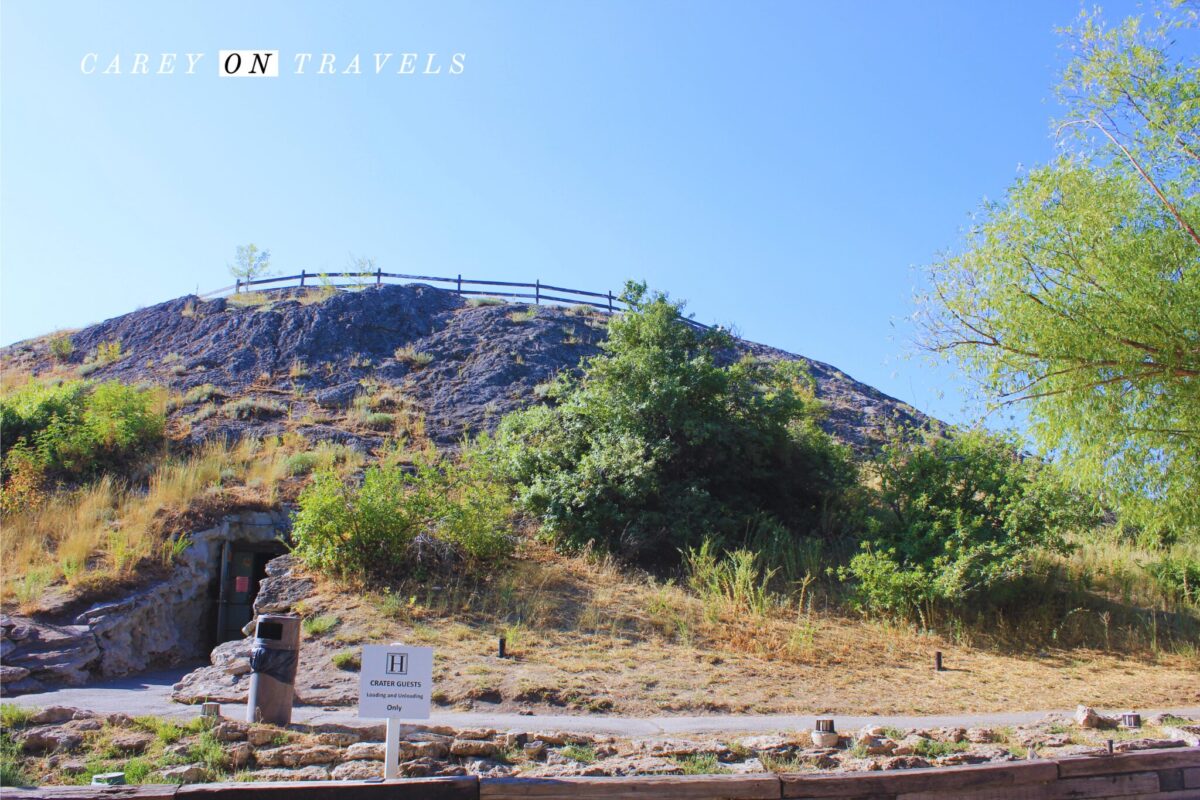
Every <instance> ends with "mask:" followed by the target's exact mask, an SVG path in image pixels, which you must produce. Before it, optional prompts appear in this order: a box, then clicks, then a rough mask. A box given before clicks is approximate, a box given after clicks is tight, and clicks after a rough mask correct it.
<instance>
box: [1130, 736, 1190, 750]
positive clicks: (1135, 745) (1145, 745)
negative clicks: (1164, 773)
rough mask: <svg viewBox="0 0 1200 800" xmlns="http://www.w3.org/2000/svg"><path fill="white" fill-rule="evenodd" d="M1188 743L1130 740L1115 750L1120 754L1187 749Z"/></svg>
mask: <svg viewBox="0 0 1200 800" xmlns="http://www.w3.org/2000/svg"><path fill="white" fill-rule="evenodd" d="M1187 746H1188V745H1187V742H1184V741H1181V740H1179V739H1149V738H1147V739H1130V740H1128V741H1124V742H1118V743H1117V744H1116V745H1114V746H1113V750H1116V751H1117V752H1118V753H1132V752H1135V751H1137V750H1161V749H1162V748H1164V747H1187Z"/></svg>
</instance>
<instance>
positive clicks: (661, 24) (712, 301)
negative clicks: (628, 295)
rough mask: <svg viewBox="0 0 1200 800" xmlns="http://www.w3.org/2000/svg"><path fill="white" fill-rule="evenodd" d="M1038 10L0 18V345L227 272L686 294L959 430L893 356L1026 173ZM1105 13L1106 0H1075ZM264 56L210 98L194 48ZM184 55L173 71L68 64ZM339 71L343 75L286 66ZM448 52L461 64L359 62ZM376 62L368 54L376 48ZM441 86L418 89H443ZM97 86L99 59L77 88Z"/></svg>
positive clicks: (1040, 41) (1040, 37)
mask: <svg viewBox="0 0 1200 800" xmlns="http://www.w3.org/2000/svg"><path fill="white" fill-rule="evenodd" d="M1079 10H1080V5H1079V4H1078V3H1077V2H1070V1H1068V0H1062V1H1061V2H1059V1H1051V2H1034V1H1033V0H1025V1H1024V2H1014V3H981V2H980V3H976V2H877V3H869V4H864V3H811V2H798V1H797V2H760V3H742V2H734V1H733V0H727V1H726V2H707V3H702V2H655V3H644V2H604V3H582V2H542V3H515V2H510V3H482V2H474V3H453V2H450V3H447V2H425V3H384V2H375V3H370V2H358V3H353V4H334V3H332V2H258V3H242V2H238V3H233V2H211V3H186V4H185V3H161V2H155V3H150V2H146V3H134V2H112V3H94V2H87V3H83V2H78V3H65V2H55V1H54V0H50V1H48V2H46V1H41V0H39V1H37V2H35V1H34V0H4V2H3V4H2V5H0V13H2V14H3V18H2V19H0V37H2V41H0V44H2V54H0V70H2V72H0V74H2V77H0V96H2V97H3V107H2V108H0V157H2V164H0V203H2V206H0V213H2V217H0V342H3V343H9V342H12V341H15V340H18V339H22V338H26V337H29V336H33V335H38V334H41V333H46V332H48V331H51V330H54V329H57V328H64V327H79V326H82V325H85V324H88V323H91V322H96V321H99V320H102V319H105V318H108V317H111V316H115V315H117V314H121V313H124V312H126V311H130V310H132V309H134V308H136V307H139V306H144V305H150V304H152V303H156V302H159V301H162V300H166V299H169V298H172V297H176V296H179V295H181V294H185V293H188V292H190V291H195V290H196V289H199V290H200V291H205V290H208V289H213V288H217V287H220V286H223V285H225V284H227V283H229V282H230V281H229V279H228V273H227V268H226V265H227V262H228V261H229V260H230V259H231V258H232V255H233V252H234V248H235V247H236V246H237V245H238V244H241V243H245V242H250V241H253V242H256V243H258V244H259V245H260V246H263V247H268V248H270V250H271V251H272V253H273V255H274V258H273V264H274V266H275V267H276V268H277V269H279V270H282V271H286V272H288V273H290V272H293V271H299V270H300V269H301V268H304V269H308V270H310V271H318V270H337V269H339V268H341V267H343V266H344V265H345V264H346V261H347V258H348V254H349V253H351V252H353V253H355V254H358V255H366V256H373V257H375V258H376V259H377V261H378V264H379V265H380V266H381V267H382V268H383V269H384V270H391V271H395V272H418V273H424V274H435V275H442V274H444V275H453V274H457V273H462V274H463V275H464V276H467V277H477V278H491V279H501V280H533V279H534V278H540V279H541V280H542V281H544V282H548V283H556V284H559V285H566V286H572V287H578V288H585V289H596V290H607V289H614V290H616V289H618V288H620V286H621V284H622V283H623V281H624V280H625V279H626V278H639V279H645V280H646V281H648V282H649V283H650V284H651V286H653V287H655V288H660V289H663V290H666V291H669V292H670V293H671V294H672V296H674V297H679V298H686V299H687V300H688V301H689V308H690V309H691V310H692V311H694V312H695V313H696V315H697V318H698V319H700V320H702V321H705V322H722V323H733V324H735V325H736V326H737V328H738V329H739V330H740V331H741V333H742V334H743V335H744V336H745V337H747V338H749V339H753V340H756V341H760V342H764V343H767V344H771V345H774V346H777V347H781V348H784V349H786V350H790V351H793V352H798V353H803V354H805V355H808V356H811V357H813V358H817V359H820V360H823V361H827V362H830V363H832V364H834V365H836V366H838V367H840V368H841V369H843V370H845V371H846V372H848V373H849V374H851V375H853V376H854V377H856V378H858V379H860V380H863V381H865V382H867V383H870V384H872V385H874V386H877V387H879V388H880V389H882V390H884V391H886V392H888V393H890V394H893V395H895V396H897V397H900V398H901V399H904V400H906V401H908V402H911V403H913V404H914V405H916V406H917V407H919V408H921V409H923V410H926V411H929V412H932V413H935V414H937V415H939V416H941V417H943V418H945V419H949V420H952V421H967V420H968V419H969V415H968V413H967V412H966V411H965V410H964V408H963V400H962V396H963V393H962V386H961V383H960V381H959V380H958V379H957V378H956V376H955V374H954V372H953V370H952V369H950V368H947V367H941V368H935V367H933V366H930V365H929V364H927V363H925V361H924V360H923V359H921V358H919V357H917V358H905V357H904V354H905V353H906V352H909V351H911V350H912V347H911V345H910V343H909V340H910V338H911V334H912V332H911V330H910V329H909V328H908V327H907V325H906V319H907V318H908V317H909V316H910V315H911V313H912V311H913V306H912V301H911V298H912V293H913V288H914V286H915V285H916V282H917V281H918V280H919V274H918V272H917V271H916V270H915V268H916V267H918V266H919V265H921V264H924V263H927V262H928V261H930V260H931V259H933V258H935V257H936V255H937V253H938V252H939V251H941V250H944V249H946V248H952V247H954V246H955V245H956V244H957V242H958V241H959V236H960V231H961V229H962V228H963V226H964V225H965V224H966V223H967V221H968V215H969V213H970V212H971V211H972V210H973V209H975V208H976V207H977V206H978V204H979V203H980V201H981V200H982V199H983V198H984V197H985V196H991V197H996V196H999V195H1000V194H1001V193H1002V192H1003V190H1004V188H1005V187H1006V186H1007V185H1008V184H1009V183H1010V182H1011V181H1012V179H1013V178H1014V177H1015V176H1016V175H1017V174H1018V170H1019V169H1020V165H1022V164H1026V165H1029V164H1034V163H1039V162H1044V161H1046V160H1047V159H1049V158H1050V157H1051V155H1052V154H1053V142H1052V140H1051V137H1050V124H1049V121H1050V119H1051V118H1052V117H1053V116H1054V115H1055V112H1056V109H1055V106H1054V102H1053V93H1052V87H1053V85H1054V84H1055V82H1056V80H1057V75H1058V73H1059V70H1060V69H1061V66H1062V64H1063V63H1064V59H1065V58H1066V53H1065V52H1064V51H1063V49H1062V48H1061V47H1060V44H1061V42H1060V40H1059V38H1058V36H1057V35H1056V34H1055V32H1054V29H1055V27H1056V26H1060V25H1064V24H1067V23H1069V22H1070V21H1071V20H1073V19H1074V18H1075V17H1076V15H1077V14H1078V13H1079ZM1105 11H1106V15H1107V16H1108V18H1109V19H1110V20H1115V19H1118V18H1120V17H1123V16H1125V15H1126V14H1129V13H1134V12H1136V11H1137V6H1135V5H1134V4H1133V3H1109V4H1105ZM234 48H259V49H278V50H280V51H281V53H282V58H283V61H282V67H283V69H282V70H281V73H282V74H281V76H280V77H279V78H277V79H272V80H266V79H260V80H236V79H222V78H219V77H218V76H217V51H218V50H221V49H234ZM89 52H94V53H97V54H98V56H99V61H100V65H101V67H100V69H103V67H104V65H106V64H107V63H108V62H109V61H110V60H111V59H112V57H113V56H116V55H120V56H121V62H122V69H123V71H124V72H127V71H128V67H129V66H131V64H132V60H133V58H134V54H135V53H141V52H144V53H149V54H150V61H151V64H152V65H157V63H158V59H159V54H161V53H164V52H166V53H179V54H180V56H179V59H180V61H181V62H183V61H184V59H183V56H182V54H183V53H187V52H203V53H205V54H206V55H205V56H204V58H203V59H202V60H201V61H200V63H199V64H198V66H197V74H196V75H192V76H186V75H183V74H179V73H181V72H182V70H183V66H182V65H181V66H179V67H177V70H176V71H177V74H175V75H170V76H159V75H146V76H142V75H130V74H122V75H120V76H111V75H110V76H104V75H100V74H92V75H84V74H82V73H81V70H80V61H81V59H82V58H83V56H84V55H85V54H87V53H89ZM302 52H312V53H315V54H317V55H316V56H315V58H316V59H319V58H320V55H319V54H320V53H323V52H330V53H333V54H335V56H336V57H337V62H336V63H337V65H338V67H339V68H341V67H342V66H344V65H345V64H346V63H347V62H348V61H349V60H350V59H351V58H352V57H353V56H354V54H356V53H358V54H361V57H362V59H363V64H362V66H363V72H364V74H362V75H342V74H338V75H317V74H314V72H315V65H312V64H310V65H309V66H308V68H307V69H306V71H305V74H304V75H294V74H292V66H293V61H292V56H293V55H294V54H295V53H302ZM376 52H394V53H396V54H397V56H396V59H398V58H399V54H401V53H404V52H417V53H421V54H427V53H437V54H439V57H440V58H441V59H448V58H449V57H450V54H452V53H455V52H461V53H465V54H466V60H465V69H464V70H463V72H462V74H461V75H455V76H450V75H448V74H442V75H436V76H425V75H395V74H393V71H392V70H391V69H390V68H389V69H387V70H385V72H384V74H380V75H376V74H374V67H373V64H372V63H371V62H372V60H373V55H372V54H373V53H376ZM391 66H395V59H394V60H393V62H392V64H391ZM445 71H446V70H444V71H443V72H445ZM97 72H99V70H97Z"/></svg>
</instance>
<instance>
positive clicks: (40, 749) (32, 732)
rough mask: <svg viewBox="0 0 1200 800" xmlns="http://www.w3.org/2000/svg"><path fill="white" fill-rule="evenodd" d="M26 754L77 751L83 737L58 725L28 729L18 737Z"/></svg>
mask: <svg viewBox="0 0 1200 800" xmlns="http://www.w3.org/2000/svg"><path fill="white" fill-rule="evenodd" d="M18 738H19V741H20V742H21V749H23V750H24V751H25V752H26V753H65V752H71V751H74V750H78V749H79V746H80V745H81V744H83V736H82V735H80V734H78V733H76V732H75V731H72V730H69V729H67V728H65V727H62V726H58V725H41V726H38V727H36V728H30V729H28V730H26V731H24V732H23V733H21V735H20V736H19V737H18Z"/></svg>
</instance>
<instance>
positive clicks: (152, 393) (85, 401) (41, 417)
mask: <svg viewBox="0 0 1200 800" xmlns="http://www.w3.org/2000/svg"><path fill="white" fill-rule="evenodd" d="M165 426H166V415H165V413H164V405H163V395H162V392H161V391H160V390H155V389H149V388H141V387H135V386H127V385H125V384H122V383H120V382H118V381H107V382H104V383H99V384H93V383H90V382H87V381H64V382H62V383H58V384H48V383H42V382H40V381H33V382H31V383H30V384H28V385H26V386H24V387H22V388H21V389H20V390H19V391H17V392H14V393H13V394H11V395H8V396H5V397H3V398H0V429H3V431H4V437H3V442H2V444H0V448H2V453H3V458H4V465H5V474H6V476H7V475H8V474H10V473H11V472H12V471H13V467H14V464H13V463H12V462H13V460H14V459H15V460H21V461H27V462H29V463H32V464H34V465H36V467H37V468H38V469H40V470H42V471H43V472H45V473H46V474H47V475H49V476H52V477H63V478H72V479H74V478H82V477H86V476H88V475H92V474H95V473H97V472H100V471H102V470H115V469H120V468H122V467H124V466H127V465H128V464H129V463H131V462H132V461H134V460H135V459H137V458H138V457H140V456H143V455H144V454H145V453H146V451H147V450H148V449H149V448H150V447H151V446H152V445H154V444H156V443H157V442H159V441H161V440H162V437H163V431H164V429H165Z"/></svg>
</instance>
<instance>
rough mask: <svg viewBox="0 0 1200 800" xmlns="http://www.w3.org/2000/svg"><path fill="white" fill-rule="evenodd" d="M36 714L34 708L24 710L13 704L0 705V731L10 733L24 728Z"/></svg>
mask: <svg viewBox="0 0 1200 800" xmlns="http://www.w3.org/2000/svg"><path fill="white" fill-rule="evenodd" d="M36 713H37V709H36V708H25V707H24V706H18V705H14V704H13V703H3V704H0V731H8V732H11V731H13V730H14V729H16V728H24V727H25V726H26V725H28V724H29V720H31V719H33V715H34V714H36Z"/></svg>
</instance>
